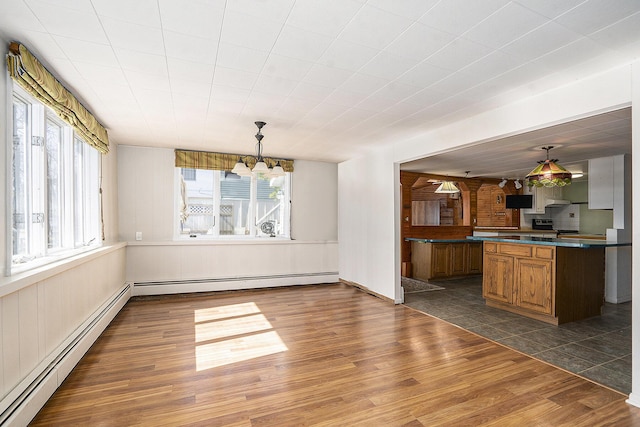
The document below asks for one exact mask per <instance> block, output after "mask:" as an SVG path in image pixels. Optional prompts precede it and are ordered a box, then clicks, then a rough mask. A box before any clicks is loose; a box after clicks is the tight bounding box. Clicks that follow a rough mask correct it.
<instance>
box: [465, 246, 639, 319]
mask: <svg viewBox="0 0 640 427" xmlns="http://www.w3.org/2000/svg"><path fill="white" fill-rule="evenodd" d="M467 239H468V240H470V241H481V242H483V276H482V295H483V297H484V298H485V301H486V304H487V305H488V306H491V307H495V308H499V309H502V310H506V311H509V312H512V313H517V314H521V315H523V316H527V317H531V318H534V319H537V320H541V321H544V322H547V323H551V324H554V325H558V324H561V323H566V322H573V321H576V320H580V319H585V318H587V317H592V316H599V315H600V314H601V311H602V306H603V304H604V284H605V271H604V270H605V248H607V247H614V246H630V245H631V244H630V243H621V242H610V241H606V240H594V239H557V238H547V237H532V236H528V237H525V236H499V237H487V236H469V237H467Z"/></svg>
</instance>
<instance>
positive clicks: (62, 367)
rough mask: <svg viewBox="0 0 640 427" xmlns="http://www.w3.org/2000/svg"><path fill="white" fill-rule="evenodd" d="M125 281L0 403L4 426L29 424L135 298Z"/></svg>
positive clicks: (1, 419)
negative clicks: (132, 297) (130, 299)
mask: <svg viewBox="0 0 640 427" xmlns="http://www.w3.org/2000/svg"><path fill="white" fill-rule="evenodd" d="M131 289H132V287H131V284H130V283H127V284H125V285H124V286H123V287H122V288H121V289H120V290H119V291H118V292H116V293H115V294H114V295H113V296H112V297H111V298H110V299H109V300H108V301H107V302H105V303H104V304H103V305H102V306H101V307H100V308H98V310H96V311H95V312H94V313H93V315H91V316H90V317H89V318H88V319H87V320H86V321H85V322H84V323H83V324H82V325H80V326H79V327H78V329H76V330H75V331H74V333H73V334H72V335H71V336H70V337H68V338H67V339H66V340H65V341H64V342H63V343H62V344H61V345H60V346H59V347H58V348H57V349H56V351H54V352H52V354H51V355H49V356H48V357H47V358H46V359H45V360H44V361H43V362H42V363H40V365H38V366H37V367H36V369H34V370H33V372H32V373H31V374H30V375H29V376H28V377H27V378H25V379H24V380H23V381H22V382H21V383H20V384H18V386H16V388H15V389H14V390H13V391H12V392H10V393H9V394H8V395H7V396H6V397H5V398H4V399H2V401H1V402H0V404H2V406H1V407H0V408H4V409H3V411H2V413H1V414H0V426H3V427H4V426H26V425H27V424H28V423H29V422H30V421H31V420H32V419H33V417H35V415H36V414H37V413H38V411H39V410H40V409H41V408H42V407H43V406H44V404H45V403H46V402H47V400H48V399H49V398H50V397H51V396H52V395H53V393H54V392H55V391H56V389H57V388H58V387H59V386H60V384H62V382H63V381H64V379H65V378H66V377H67V375H69V373H70V372H71V371H72V370H73V368H74V367H75V366H76V364H77V363H78V362H79V361H80V359H81V358H82V356H84V354H85V353H86V352H87V350H89V348H90V347H91V345H92V344H93V343H94V342H95V341H96V339H98V337H99V336H100V334H101V333H102V332H103V331H104V329H105V328H106V327H107V326H108V325H109V323H110V322H111V321H112V320H113V318H114V317H115V316H116V314H118V312H119V311H120V310H121V309H122V307H123V306H124V305H125V304H126V302H127V301H128V300H129V298H130V297H131Z"/></svg>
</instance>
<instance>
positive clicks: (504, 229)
mask: <svg viewBox="0 0 640 427" xmlns="http://www.w3.org/2000/svg"><path fill="white" fill-rule="evenodd" d="M473 231H488V232H491V231H497V232H501V233H504V232H510V233H514V234H521V233H522V234H555V233H557V231H556V230H537V229H536V230H534V229H533V228H518V227H474V228H473Z"/></svg>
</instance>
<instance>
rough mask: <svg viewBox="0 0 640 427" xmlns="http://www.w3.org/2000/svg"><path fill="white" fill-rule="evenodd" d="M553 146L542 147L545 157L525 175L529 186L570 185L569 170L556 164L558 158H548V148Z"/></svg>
mask: <svg viewBox="0 0 640 427" xmlns="http://www.w3.org/2000/svg"><path fill="white" fill-rule="evenodd" d="M552 148H553V146H549V147H542V149H543V150H546V151H547V159H546V160H541V161H539V162H538V163H539V165H538V166H537V167H536V168H535V169H534V170H532V171H531V172H529V174H528V175H527V185H528V186H529V187H533V186H536V187H564V186H565V185H571V172H569V171H568V170H566V169H565V168H563V167H562V166H560V165H559V164H557V163H556V162H557V161H558V159H549V150H551V149H552Z"/></svg>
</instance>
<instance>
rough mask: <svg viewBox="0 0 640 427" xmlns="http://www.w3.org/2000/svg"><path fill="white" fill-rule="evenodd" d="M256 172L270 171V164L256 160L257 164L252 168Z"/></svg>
mask: <svg viewBox="0 0 640 427" xmlns="http://www.w3.org/2000/svg"><path fill="white" fill-rule="evenodd" d="M251 171H252V172H254V173H269V166H267V164H266V163H265V162H263V161H262V160H260V161H259V162H256V165H255V166H254V167H253V169H251Z"/></svg>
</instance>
